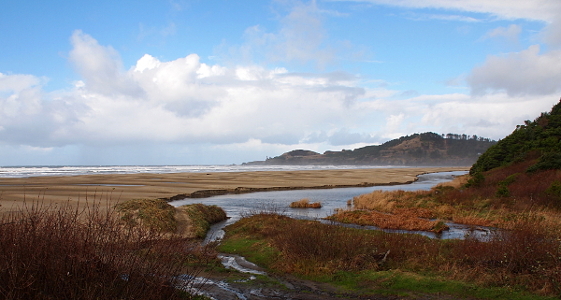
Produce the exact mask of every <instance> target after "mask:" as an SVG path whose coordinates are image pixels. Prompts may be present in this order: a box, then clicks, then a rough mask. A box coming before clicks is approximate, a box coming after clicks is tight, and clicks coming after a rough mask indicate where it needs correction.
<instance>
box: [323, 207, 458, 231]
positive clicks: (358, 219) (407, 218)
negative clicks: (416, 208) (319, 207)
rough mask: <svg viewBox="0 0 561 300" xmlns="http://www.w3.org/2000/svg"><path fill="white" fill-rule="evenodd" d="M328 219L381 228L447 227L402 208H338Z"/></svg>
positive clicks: (423, 228) (432, 228)
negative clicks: (395, 211)
mask: <svg viewBox="0 0 561 300" xmlns="http://www.w3.org/2000/svg"><path fill="white" fill-rule="evenodd" d="M328 219H329V220H333V221H337V222H341V223H352V224H358V225H371V226H376V227H378V228H382V229H402V230H414V231H418V230H419V231H433V232H442V231H443V230H445V229H447V228H448V227H447V226H446V225H445V224H444V223H443V222H442V221H431V220H428V219H423V218H419V217H417V215H416V214H414V213H412V212H411V211H408V210H404V211H403V213H402V214H387V213H381V212H377V211H367V210H353V211H344V210H340V211H338V212H337V213H336V214H334V215H332V216H330V217H328Z"/></svg>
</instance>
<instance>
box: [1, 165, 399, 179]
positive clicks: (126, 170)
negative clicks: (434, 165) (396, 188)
mask: <svg viewBox="0 0 561 300" xmlns="http://www.w3.org/2000/svg"><path fill="white" fill-rule="evenodd" d="M405 167H406V166H351V165H342V166H333V165H325V166H315V165H302V166H294V165H290V166H282V165H269V166H246V165H183V166H182V165H169V166H166V165H161V166H157V165H148V166H143V165H138V166H118V165H115V166H5V167H0V178H24V177H35V176H74V175H93V174H138V173H152V174H164V173H183V172H200V173H204V172H251V171H297V170H336V169H371V168H405Z"/></svg>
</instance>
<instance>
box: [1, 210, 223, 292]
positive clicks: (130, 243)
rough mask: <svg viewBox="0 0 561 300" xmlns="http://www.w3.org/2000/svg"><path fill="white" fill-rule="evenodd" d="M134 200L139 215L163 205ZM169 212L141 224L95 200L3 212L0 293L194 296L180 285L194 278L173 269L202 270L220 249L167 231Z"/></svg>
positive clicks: (211, 262)
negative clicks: (8, 212) (92, 201)
mask: <svg viewBox="0 0 561 300" xmlns="http://www.w3.org/2000/svg"><path fill="white" fill-rule="evenodd" d="M129 205H130V206H129V209H130V211H136V212H137V215H144V216H146V215H148V214H147V212H148V211H149V212H152V213H154V212H161V211H160V209H157V208H158V205H159V204H158V203H157V202H151V203H149V204H146V203H145V205H144V207H143V205H142V203H129ZM132 207H134V209H133V208H132ZM164 208H165V207H164ZM163 211H166V209H163ZM169 215H170V213H169V212H168V213H164V214H159V213H155V214H153V215H152V217H154V216H158V217H157V218H156V217H154V218H143V219H142V220H143V222H144V225H147V226H138V225H139V224H138V223H135V222H133V221H132V220H134V219H135V217H134V216H132V215H129V216H128V217H127V218H124V219H123V218H121V217H122V216H123V215H122V214H121V215H119V214H118V213H117V212H116V211H113V210H109V211H107V210H101V209H99V205H95V204H94V205H88V206H85V207H80V208H75V207H74V208H73V207H71V206H68V205H62V206H61V207H47V206H43V205H41V204H40V203H33V204H30V205H29V206H26V208H25V209H24V210H21V211H19V212H16V213H11V214H3V215H2V216H1V219H0V245H1V247H0V282H1V284H0V299H197V298H198V297H196V296H193V295H191V294H189V293H187V292H184V291H181V290H180V289H178V287H179V288H181V287H186V286H188V285H189V284H190V282H189V280H187V281H182V280H178V279H177V277H176V276H177V275H181V274H187V275H189V276H197V275H198V274H199V273H200V272H201V271H202V270H203V268H206V266H208V265H209V264H211V265H212V264H215V263H217V259H216V252H215V250H214V249H212V248H209V247H203V246H201V245H200V243H199V242H197V241H196V240H192V239H186V238H185V237H182V236H180V235H176V234H172V233H170V232H171V231H172V228H173V226H172V224H173V222H171V223H170V222H160V221H162V220H167V217H169ZM137 221H138V219H137ZM185 278H191V277H185ZM196 288H197V287H196V286H195V289H196Z"/></svg>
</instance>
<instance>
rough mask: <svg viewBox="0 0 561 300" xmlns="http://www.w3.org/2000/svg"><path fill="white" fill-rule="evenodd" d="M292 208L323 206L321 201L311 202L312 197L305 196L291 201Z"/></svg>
mask: <svg viewBox="0 0 561 300" xmlns="http://www.w3.org/2000/svg"><path fill="white" fill-rule="evenodd" d="M290 208H321V202H313V203H312V202H310V199H308V198H303V199H300V200H298V201H295V202H292V203H290Z"/></svg>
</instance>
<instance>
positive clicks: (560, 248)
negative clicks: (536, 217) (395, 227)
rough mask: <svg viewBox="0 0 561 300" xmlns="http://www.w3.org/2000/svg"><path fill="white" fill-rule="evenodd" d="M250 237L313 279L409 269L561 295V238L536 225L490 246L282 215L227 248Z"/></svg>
mask: <svg viewBox="0 0 561 300" xmlns="http://www.w3.org/2000/svg"><path fill="white" fill-rule="evenodd" d="M236 239H242V240H243V239H245V240H248V241H258V243H261V244H266V245H269V246H272V247H274V249H273V250H274V251H270V253H278V254H277V256H274V257H269V258H268V260H269V261H271V262H272V263H271V264H270V266H271V267H272V268H273V269H275V270H278V271H283V272H290V273H293V274H300V275H306V276H335V277H336V276H337V274H340V273H339V272H341V271H346V272H361V271H365V270H388V269H392V270H401V271H405V272H412V273H419V274H433V275H438V276H441V277H442V278H447V279H449V280H460V281H463V282H467V283H471V284H478V285H481V286H485V287H505V288H513V287H515V288H517V289H520V290H526V291H530V292H533V293H536V294H541V295H550V296H561V238H560V236H559V235H558V234H556V233H555V232H550V231H547V230H543V228H541V227H540V226H539V225H537V224H535V223H533V222H526V223H524V224H523V223H519V224H518V226H517V227H516V228H514V229H513V230H510V231H505V232H503V234H502V235H499V236H496V238H494V239H492V240H490V241H488V242H482V241H478V240H475V239H470V238H467V239H465V240H437V239H429V238H426V237H423V236H420V235H415V234H397V233H385V232H377V231H371V230H359V229H352V228H344V227H340V226H335V225H328V224H321V223H319V222H315V221H305V220H295V219H290V218H288V217H286V216H278V215H274V214H262V215H253V216H251V217H248V218H244V219H242V220H240V221H239V222H237V223H235V224H233V225H230V226H229V227H227V228H226V239H225V243H228V241H229V240H236Z"/></svg>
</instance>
